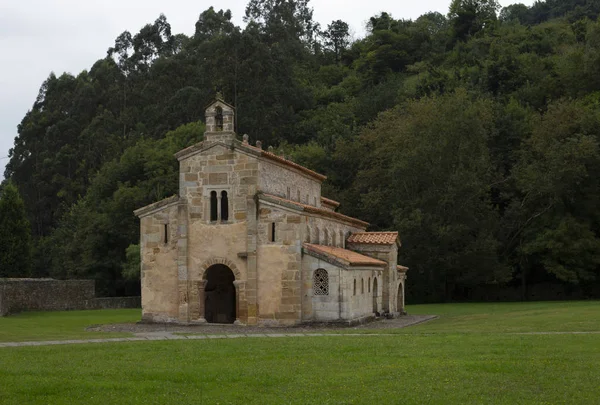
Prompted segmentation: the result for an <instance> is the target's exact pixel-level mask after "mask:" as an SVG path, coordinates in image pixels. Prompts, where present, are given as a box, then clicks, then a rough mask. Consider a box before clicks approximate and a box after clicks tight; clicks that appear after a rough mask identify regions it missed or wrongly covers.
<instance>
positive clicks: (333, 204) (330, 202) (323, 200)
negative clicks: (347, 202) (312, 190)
mask: <svg viewBox="0 0 600 405" xmlns="http://www.w3.org/2000/svg"><path fill="white" fill-rule="evenodd" d="M321 203H323V204H325V205H329V206H331V207H334V208H337V207H339V206H340V203H339V202H337V201H335V200H330V199H329V198H325V197H321Z"/></svg>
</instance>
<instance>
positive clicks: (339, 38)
mask: <svg viewBox="0 0 600 405" xmlns="http://www.w3.org/2000/svg"><path fill="white" fill-rule="evenodd" d="M349 29H350V27H349V26H348V24H347V23H345V22H344V21H342V20H336V21H332V22H331V24H329V25H328V26H327V30H325V31H324V32H323V34H322V35H323V38H325V47H326V48H327V49H329V50H330V51H332V52H333V54H334V55H335V60H336V62H339V61H340V58H341V54H342V51H344V50H345V49H346V48H348V45H349V44H350V32H349Z"/></svg>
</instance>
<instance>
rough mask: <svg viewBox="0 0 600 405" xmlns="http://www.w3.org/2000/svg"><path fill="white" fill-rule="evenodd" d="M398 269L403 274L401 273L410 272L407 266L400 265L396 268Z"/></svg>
mask: <svg viewBox="0 0 600 405" xmlns="http://www.w3.org/2000/svg"><path fill="white" fill-rule="evenodd" d="M396 268H397V269H398V271H399V272H401V273H406V272H407V271H408V267H406V266H401V265H398V266H396Z"/></svg>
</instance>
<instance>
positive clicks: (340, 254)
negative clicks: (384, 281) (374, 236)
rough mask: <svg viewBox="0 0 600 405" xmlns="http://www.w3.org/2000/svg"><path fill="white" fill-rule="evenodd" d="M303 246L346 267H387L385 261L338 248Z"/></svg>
mask: <svg viewBox="0 0 600 405" xmlns="http://www.w3.org/2000/svg"><path fill="white" fill-rule="evenodd" d="M302 246H303V247H304V249H305V250H307V251H308V252H312V253H315V254H322V255H325V256H329V257H332V258H333V259H335V260H336V261H341V263H342V264H344V265H346V266H352V267H357V266H379V267H385V266H387V263H386V262H384V261H383V260H379V259H376V258H374V257H371V256H367V255H364V254H362V253H359V252H355V251H353V250H349V249H344V248H341V247H337V246H328V245H319V244H314V243H303V244H302Z"/></svg>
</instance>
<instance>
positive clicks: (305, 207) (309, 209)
mask: <svg viewBox="0 0 600 405" xmlns="http://www.w3.org/2000/svg"><path fill="white" fill-rule="evenodd" d="M260 195H262V196H264V197H267V198H271V199H274V200H278V201H281V202H283V203H287V204H292V205H295V206H297V207H300V208H302V210H303V211H305V212H310V213H313V214H320V215H322V216H325V217H330V218H337V219H339V220H343V221H346V222H350V223H353V224H355V225H358V226H361V227H367V226H369V223H368V222H365V221H362V220H360V219H358V218H353V217H350V216H348V215H344V214H340V213H339V212H335V211H331V210H327V209H325V208H318V207H313V206H312V205H308V204H304V203H301V202H298V201H293V200H288V199H286V198H283V197H279V196H276V195H273V194H268V193H261V194H260Z"/></svg>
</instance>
